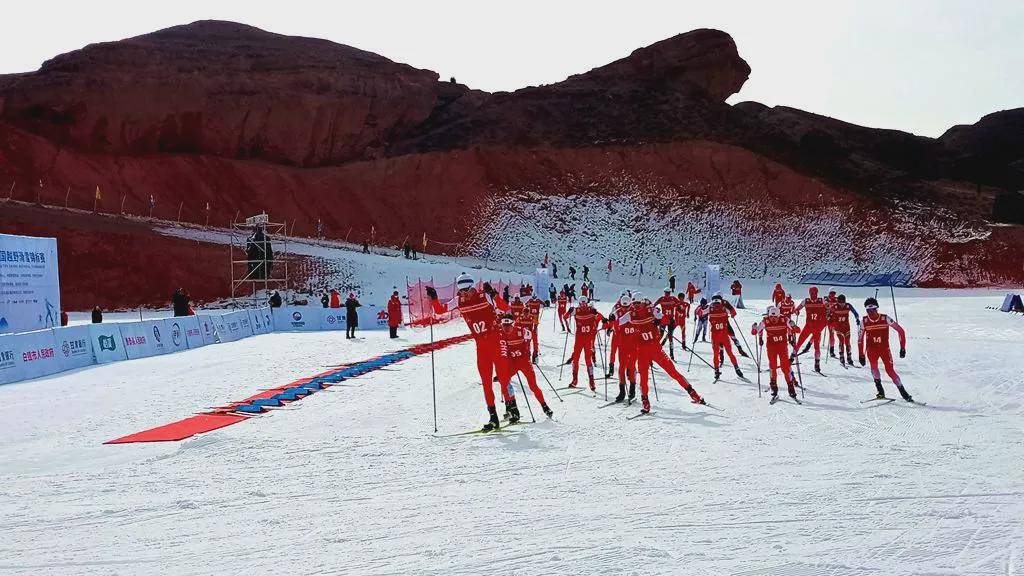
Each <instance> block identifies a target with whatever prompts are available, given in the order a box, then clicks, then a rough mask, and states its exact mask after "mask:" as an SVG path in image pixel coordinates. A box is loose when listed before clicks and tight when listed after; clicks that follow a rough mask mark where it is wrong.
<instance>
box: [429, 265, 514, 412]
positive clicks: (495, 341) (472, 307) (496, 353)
mask: <svg viewBox="0 0 1024 576" xmlns="http://www.w3.org/2000/svg"><path fill="white" fill-rule="evenodd" d="M455 284H456V287H457V288H458V293H457V294H456V295H455V298H453V299H452V300H451V301H449V302H447V303H444V304H442V303H440V302H438V301H437V291H436V290H434V288H433V286H428V287H427V296H428V297H429V298H430V301H431V303H432V305H433V309H434V313H435V314H444V313H446V312H448V310H450V309H452V308H457V309H458V310H459V312H460V313H461V315H462V319H463V320H465V321H466V326H468V327H469V332H470V334H472V335H473V340H475V341H476V367H477V370H478V371H479V372H480V381H481V384H482V385H483V388H484V401H485V402H486V403H487V412H488V414H489V415H490V420H489V421H488V422H487V423H486V424H484V426H483V428H482V430H483V431H485V432H489V431H491V430H497V429H498V428H500V426H501V424H500V421H499V420H498V411H497V409H496V408H495V406H494V388H493V381H492V378H493V377H494V376H495V370H496V369H497V368H498V366H497V364H498V362H499V361H500V360H501V358H502V356H501V343H500V341H499V338H498V326H497V324H498V316H497V313H496V312H495V310H496V309H497V310H500V311H502V312H507V311H509V305H508V303H507V302H505V301H504V300H502V299H501V296H499V295H498V292H497V291H496V290H494V288H491V285H490V284H487V283H486V282H485V283H484V285H483V290H482V291H481V290H477V289H476V288H475V287H474V282H473V277H472V276H470V275H469V274H465V273H463V274H459V276H458V278H456V280H455ZM500 388H501V396H502V399H504V400H505V407H506V408H507V409H508V416H509V422H511V423H513V424H514V423H516V422H518V421H519V409H518V407H517V406H516V398H515V390H514V389H512V388H511V387H510V386H501V387H500Z"/></svg>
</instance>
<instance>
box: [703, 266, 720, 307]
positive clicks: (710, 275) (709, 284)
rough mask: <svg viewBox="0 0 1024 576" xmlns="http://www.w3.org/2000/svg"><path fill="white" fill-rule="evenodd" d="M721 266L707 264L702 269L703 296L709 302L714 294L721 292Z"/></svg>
mask: <svg viewBox="0 0 1024 576" xmlns="http://www.w3.org/2000/svg"><path fill="white" fill-rule="evenodd" d="M721 268H722V267H721V266H720V265H718V264H708V265H707V266H705V267H704V294H706V295H707V298H708V299H709V300H710V299H711V297H712V296H714V295H715V292H719V291H720V290H721V283H722V277H721Z"/></svg>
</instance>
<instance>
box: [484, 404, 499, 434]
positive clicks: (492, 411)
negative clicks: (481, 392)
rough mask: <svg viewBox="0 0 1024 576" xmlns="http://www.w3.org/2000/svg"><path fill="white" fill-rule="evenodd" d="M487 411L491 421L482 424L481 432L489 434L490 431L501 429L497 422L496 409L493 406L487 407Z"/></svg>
mask: <svg viewBox="0 0 1024 576" xmlns="http://www.w3.org/2000/svg"><path fill="white" fill-rule="evenodd" d="M487 411H488V412H489V413H490V414H491V419H490V420H489V421H488V422H487V423H486V424H484V426H483V428H481V429H480V431H481V432H490V431H492V430H499V429H500V428H501V422H500V421H499V420H498V409H497V408H495V407H494V406H488V407H487Z"/></svg>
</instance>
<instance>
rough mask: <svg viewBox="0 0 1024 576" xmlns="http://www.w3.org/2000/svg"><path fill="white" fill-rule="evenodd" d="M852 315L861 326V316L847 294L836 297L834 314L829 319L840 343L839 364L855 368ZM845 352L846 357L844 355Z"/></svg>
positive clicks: (833, 306) (833, 308)
mask: <svg viewBox="0 0 1024 576" xmlns="http://www.w3.org/2000/svg"><path fill="white" fill-rule="evenodd" d="M850 314H853V318H854V320H856V321H857V326H860V315H859V314H857V310H855V309H854V307H853V306H852V305H850V303H849V302H847V301H846V294H840V295H839V296H838V297H836V303H835V304H833V305H832V314H831V316H830V317H829V325H830V327H831V329H832V332H834V333H835V335H836V339H837V340H838V341H839V362H840V363H842V365H843V366H846V365H847V364H849V365H850V366H853V345H852V344H851V340H850ZM844 350H845V355H844Z"/></svg>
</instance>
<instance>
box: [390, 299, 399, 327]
mask: <svg viewBox="0 0 1024 576" xmlns="http://www.w3.org/2000/svg"><path fill="white" fill-rule="evenodd" d="M401 325H402V301H401V300H399V299H398V296H392V297H391V298H390V299H389V300H388V326H390V327H391V328H397V327H398V326H401Z"/></svg>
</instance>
